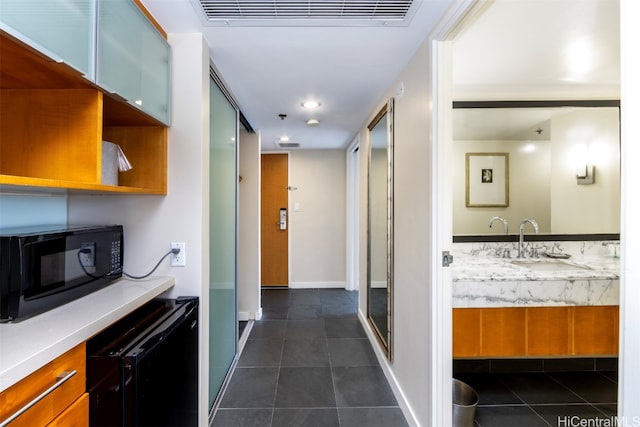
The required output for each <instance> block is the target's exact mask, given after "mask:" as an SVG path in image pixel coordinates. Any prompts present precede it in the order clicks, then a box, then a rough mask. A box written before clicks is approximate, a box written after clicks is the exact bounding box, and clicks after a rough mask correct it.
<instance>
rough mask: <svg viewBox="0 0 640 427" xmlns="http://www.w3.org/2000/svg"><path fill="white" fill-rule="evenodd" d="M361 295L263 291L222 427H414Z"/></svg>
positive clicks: (223, 407) (220, 415)
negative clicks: (369, 330)
mask: <svg viewBox="0 0 640 427" xmlns="http://www.w3.org/2000/svg"><path fill="white" fill-rule="evenodd" d="M357 301H358V300H357V293H356V292H348V291H345V290H341V289H308V290H307V289H304V290H302V289H291V290H287V289H268V290H263V291H262V307H263V320H261V321H257V322H255V323H254V324H253V327H252V329H251V333H250V335H249V338H248V340H247V343H246V345H245V347H244V350H243V352H242V354H241V356H240V359H239V361H238V365H237V367H236V369H235V372H234V373H233V376H232V377H231V380H230V382H229V386H228V387H227V390H226V391H225V393H224V395H223V397H222V401H221V403H220V406H219V409H218V411H217V413H216V415H215V418H214V420H213V426H216V427H232V426H238V427H240V426H243V427H279V426H283V427H284V426H286V427H295V426H305V427H314V426H318V427H321V426H322V427H324V426H336V427H351V426H353V427H356V426H357V427H365V426H366V427H378V426H379V427H402V426H407V425H408V424H407V422H406V420H405V418H404V416H403V414H402V411H401V410H400V408H399V407H398V403H397V401H396V399H395V397H394V395H393V393H392V391H391V388H390V387H389V384H388V383H387V381H386V378H385V376H384V373H383V372H382V369H381V368H380V365H379V363H378V361H377V359H376V356H375V354H374V352H373V349H372V348H371V345H370V343H369V340H368V339H367V337H366V335H365V332H364V329H363V328H362V325H361V324H360V321H359V320H358V318H357V305H358V302H357Z"/></svg>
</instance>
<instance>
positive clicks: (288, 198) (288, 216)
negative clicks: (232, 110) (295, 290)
mask: <svg viewBox="0 0 640 427" xmlns="http://www.w3.org/2000/svg"><path fill="white" fill-rule="evenodd" d="M263 154H266V155H271V154H286V155H287V186H288V187H291V151H262V152H261V153H260V162H261V163H262V155H263ZM260 182H261V183H262V168H260ZM260 200H262V191H260ZM261 204H262V203H261ZM260 220H261V221H262V207H261V208H260ZM291 224H292V221H291V190H287V288H289V289H291ZM260 242H261V243H260V250H261V251H262V230H261V231H260ZM260 271H262V258H261V259H260ZM258 286H259V287H260V290H262V280H260V284H259V285H258ZM260 309H262V302H260Z"/></svg>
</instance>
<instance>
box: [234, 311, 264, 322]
mask: <svg viewBox="0 0 640 427" xmlns="http://www.w3.org/2000/svg"><path fill="white" fill-rule="evenodd" d="M252 314H253V317H252V315H251V314H250V313H249V312H248V311H239V312H238V321H240V322H247V321H249V320H260V319H262V308H260V310H258V311H256V312H255V313H252Z"/></svg>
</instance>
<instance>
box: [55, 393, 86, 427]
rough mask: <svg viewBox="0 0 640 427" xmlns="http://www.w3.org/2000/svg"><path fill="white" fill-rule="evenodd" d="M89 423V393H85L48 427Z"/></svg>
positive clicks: (80, 425) (78, 426)
mask: <svg viewBox="0 0 640 427" xmlns="http://www.w3.org/2000/svg"><path fill="white" fill-rule="evenodd" d="M88 425H89V393H85V394H83V395H82V396H81V397H80V398H79V399H78V400H76V401H75V402H73V403H72V404H71V406H69V407H68V408H67V409H65V410H64V412H63V413H61V414H60V415H58V416H57V417H56V418H55V419H54V420H53V421H51V422H50V423H49V424H47V427H86V426H88Z"/></svg>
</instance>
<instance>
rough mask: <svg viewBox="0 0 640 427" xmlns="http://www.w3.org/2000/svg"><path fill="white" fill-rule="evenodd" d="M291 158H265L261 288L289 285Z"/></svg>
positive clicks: (270, 155)
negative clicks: (283, 222) (282, 221)
mask: <svg viewBox="0 0 640 427" xmlns="http://www.w3.org/2000/svg"><path fill="white" fill-rule="evenodd" d="M288 167H289V157H288V154H263V155H262V180H261V182H262V184H261V189H260V191H261V195H260V199H261V202H260V209H261V220H260V225H261V231H260V233H261V236H260V237H261V248H260V249H261V251H260V252H261V254H262V255H261V260H260V261H261V271H262V273H261V285H262V286H288V285H289V211H288V203H289V190H288V189H287V186H288V185H289V177H288ZM281 209H285V210H286V226H285V228H284V229H282V228H281V226H280V215H281Z"/></svg>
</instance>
